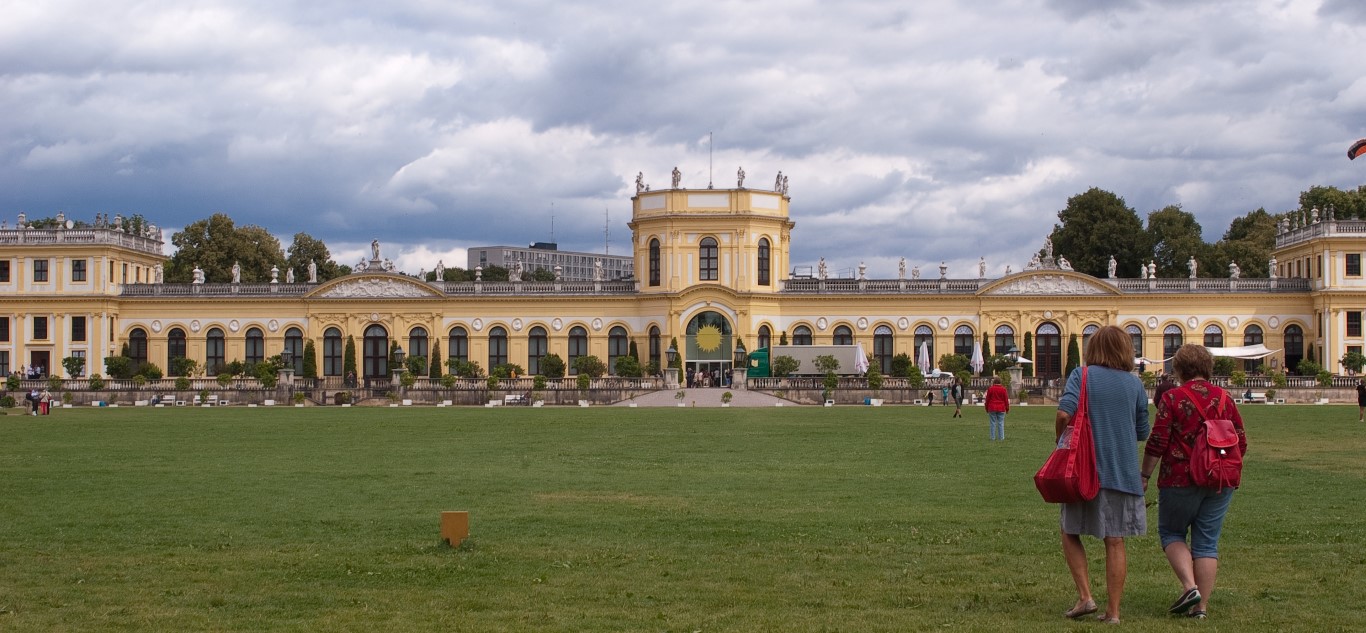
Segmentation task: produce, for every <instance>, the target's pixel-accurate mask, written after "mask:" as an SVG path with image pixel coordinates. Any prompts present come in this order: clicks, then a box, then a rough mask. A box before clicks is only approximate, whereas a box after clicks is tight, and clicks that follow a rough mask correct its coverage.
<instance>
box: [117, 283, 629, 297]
mask: <svg viewBox="0 0 1366 633" xmlns="http://www.w3.org/2000/svg"><path fill="white" fill-rule="evenodd" d="M317 287H318V284H308V283H294V284H285V283H273V284H272V283H249V284H233V283H204V284H186V283H175V284H124V285H123V287H122V290H121V293H120V294H121V295H122V296H125V297H192V296H202V297H230V296H252V297H269V296H285V297H297V296H301V295H304V294H307V293H309V292H311V291H312V290H313V289H314V288H317ZM437 288H439V289H441V290H442V291H444V292H445V294H446V295H448V296H475V295H498V296H524V295H538V296H552V295H605V294H611V295H623V294H635V292H636V285H635V282H634V281H564V282H508V281H496V282H478V281H447V282H442V283H441V284H438V285H437Z"/></svg>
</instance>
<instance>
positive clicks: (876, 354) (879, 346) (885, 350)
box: [873, 325, 896, 375]
mask: <svg viewBox="0 0 1366 633" xmlns="http://www.w3.org/2000/svg"><path fill="white" fill-rule="evenodd" d="M892 341H893V338H892V328H890V327H887V326H885V325H879V326H877V329H875V330H873V360H875V361H877V365H878V371H881V372H882V373H883V375H886V374H890V373H892V356H893V355H895V354H896V350H895V348H894V347H893V342H892Z"/></svg>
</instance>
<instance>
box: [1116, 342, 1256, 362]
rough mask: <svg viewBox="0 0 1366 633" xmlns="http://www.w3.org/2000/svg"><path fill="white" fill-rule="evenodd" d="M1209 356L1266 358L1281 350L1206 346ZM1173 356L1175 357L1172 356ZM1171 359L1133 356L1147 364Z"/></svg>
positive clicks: (1137, 360)
mask: <svg viewBox="0 0 1366 633" xmlns="http://www.w3.org/2000/svg"><path fill="white" fill-rule="evenodd" d="M1205 349H1207V350H1209V353H1210V355H1211V356H1227V357H1229V358H1241V359H1244V360H1251V359H1255V358H1266V357H1267V356H1270V355H1272V354H1279V353H1280V352H1281V350H1278V349H1269V348H1268V347H1267V346H1265V345H1243V346H1240V347H1206V348H1205ZM1173 358H1175V357H1173ZM1169 361H1171V358H1164V359H1153V358H1135V359H1134V364H1138V363H1147V364H1149V365H1161V364H1163V363H1166V362H1169Z"/></svg>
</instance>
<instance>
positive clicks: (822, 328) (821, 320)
mask: <svg viewBox="0 0 1366 633" xmlns="http://www.w3.org/2000/svg"><path fill="white" fill-rule="evenodd" d="M826 325H827V323H826V321H825V317H821V318H819V319H816V329H817V330H820V331H822V332H824V331H825V326H826Z"/></svg>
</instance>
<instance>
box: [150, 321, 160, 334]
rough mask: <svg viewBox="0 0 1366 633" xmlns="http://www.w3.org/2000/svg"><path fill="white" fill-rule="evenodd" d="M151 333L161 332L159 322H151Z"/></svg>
mask: <svg viewBox="0 0 1366 633" xmlns="http://www.w3.org/2000/svg"><path fill="white" fill-rule="evenodd" d="M152 331H153V332H160V331H161V321H152Z"/></svg>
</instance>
